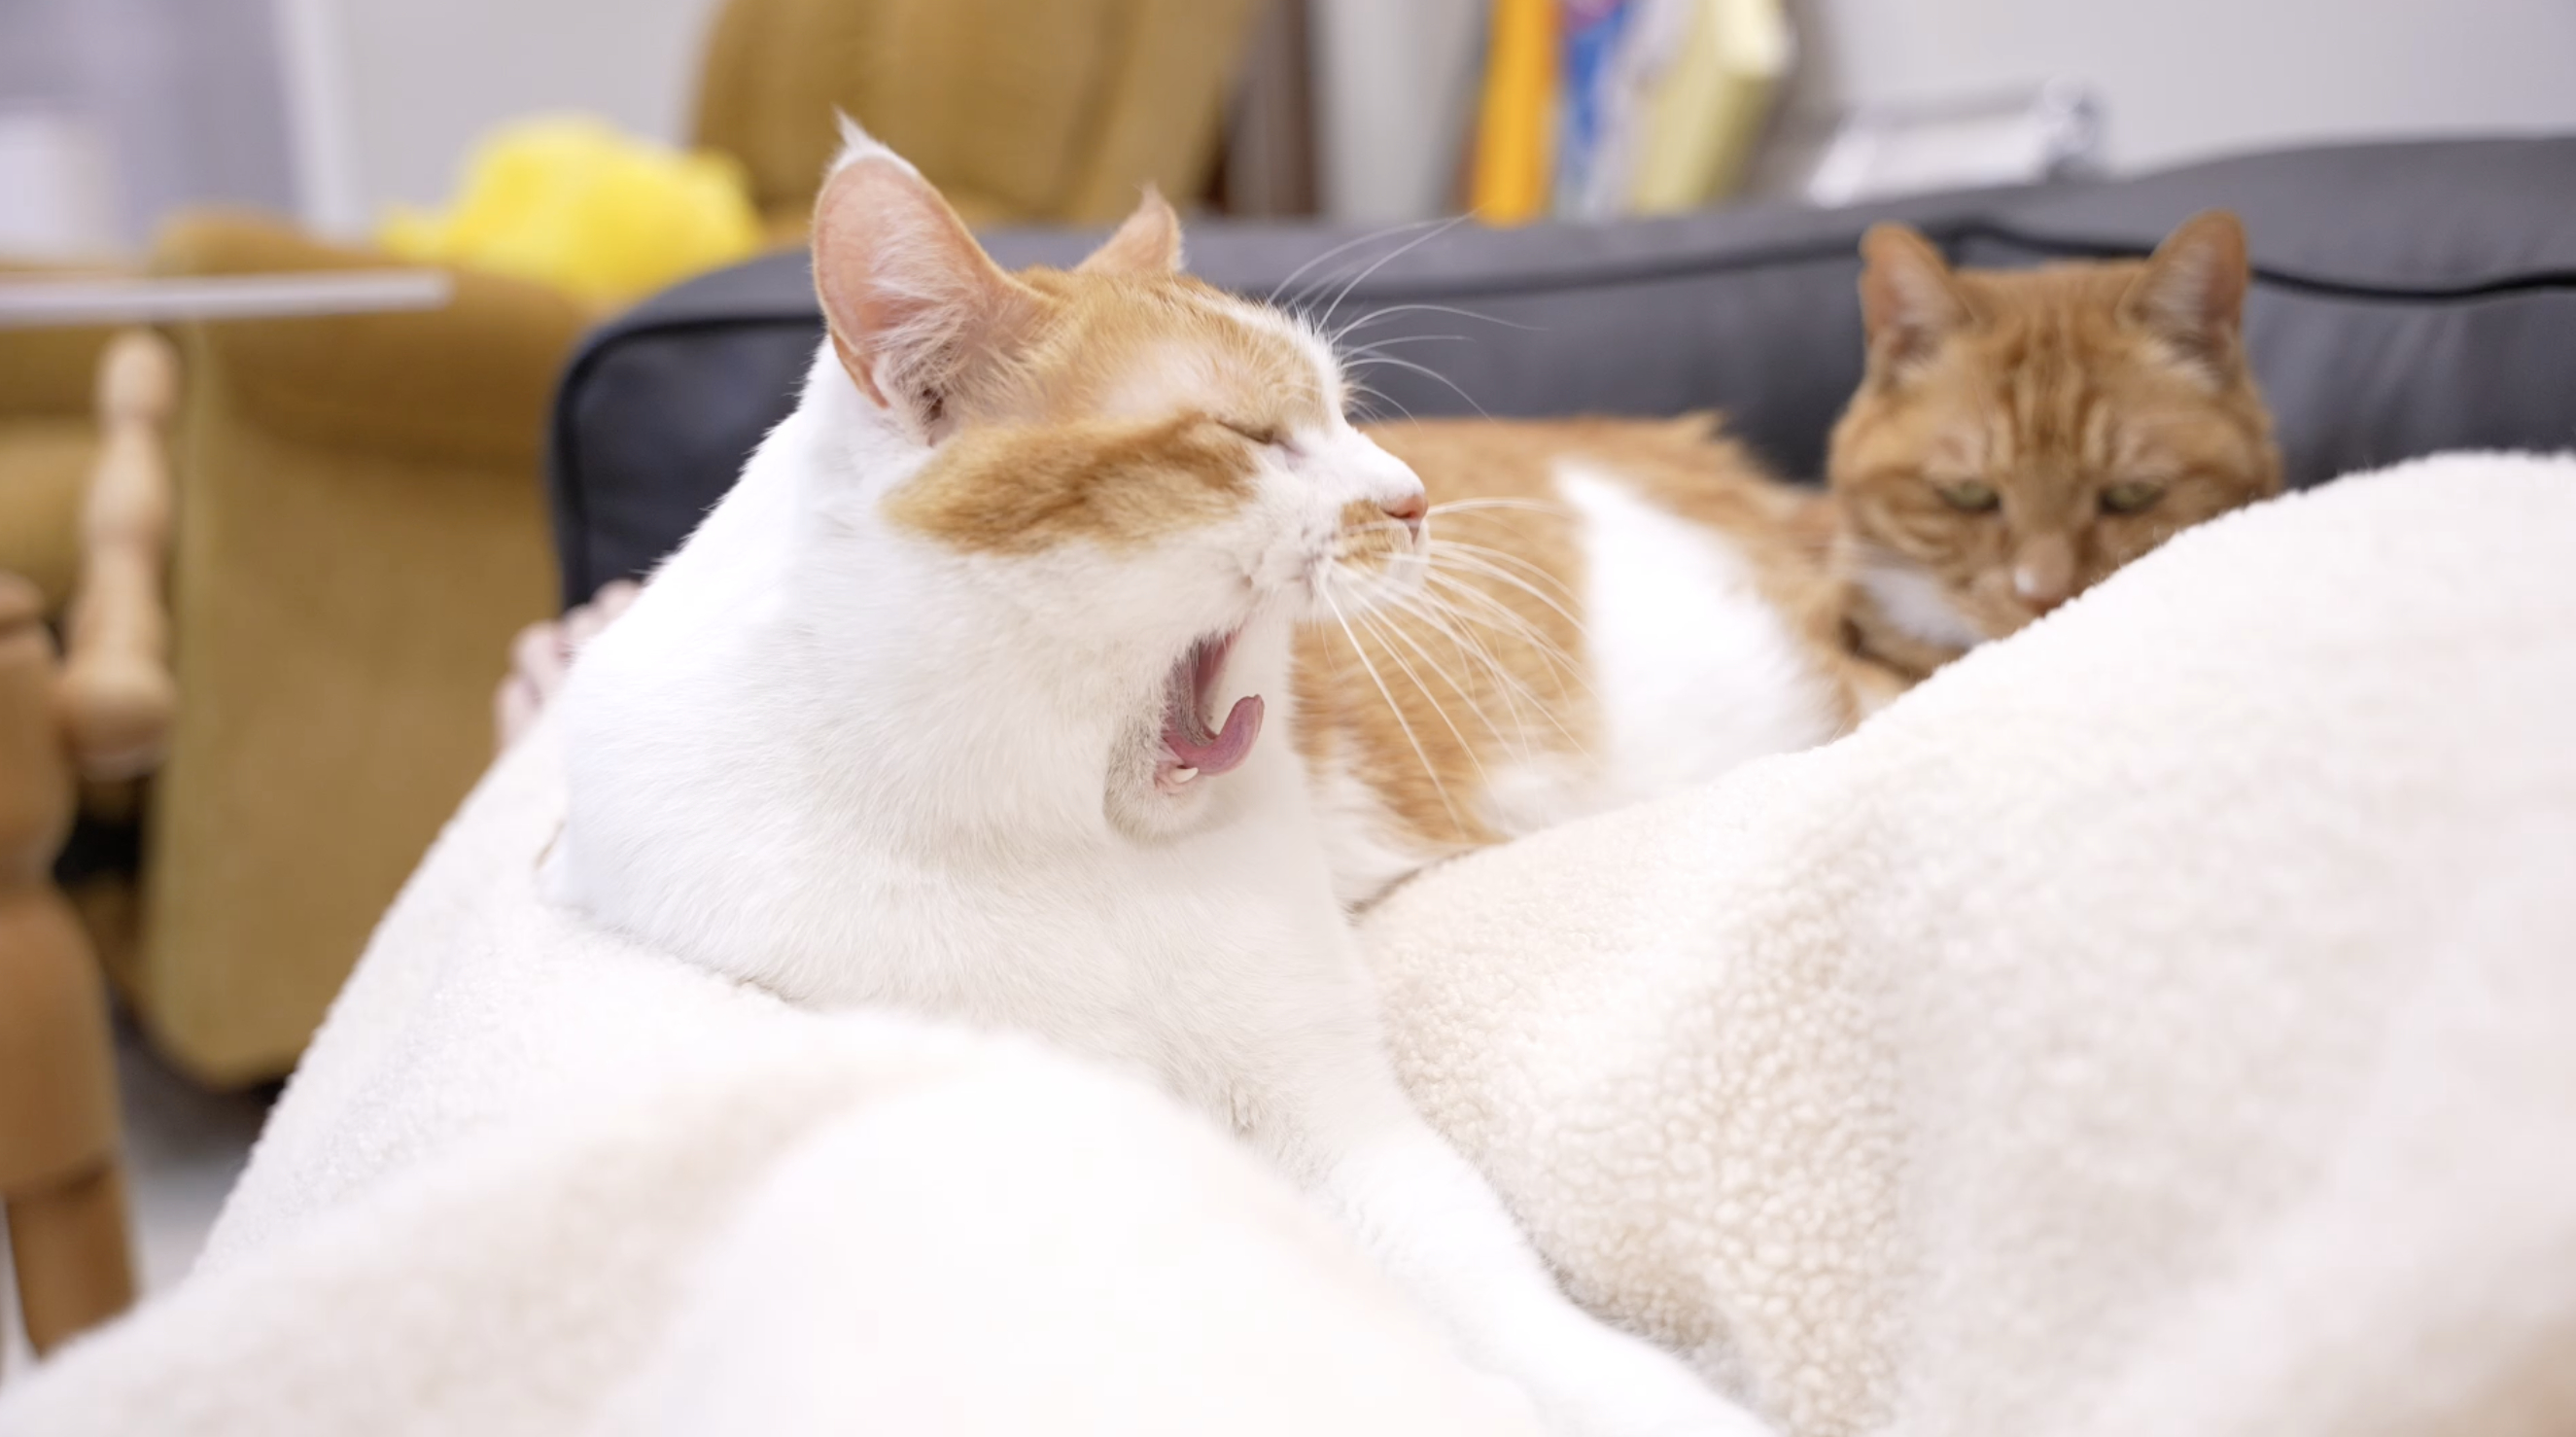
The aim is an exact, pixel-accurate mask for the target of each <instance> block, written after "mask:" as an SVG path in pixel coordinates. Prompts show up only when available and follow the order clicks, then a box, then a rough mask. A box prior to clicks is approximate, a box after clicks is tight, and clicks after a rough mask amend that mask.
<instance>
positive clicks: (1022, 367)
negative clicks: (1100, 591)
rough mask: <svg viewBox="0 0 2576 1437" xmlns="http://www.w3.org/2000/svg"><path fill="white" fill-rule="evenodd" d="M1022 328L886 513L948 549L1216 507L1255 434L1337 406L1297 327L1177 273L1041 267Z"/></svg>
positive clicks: (1002, 546) (1033, 276)
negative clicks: (1030, 314)
mask: <svg viewBox="0 0 2576 1437" xmlns="http://www.w3.org/2000/svg"><path fill="white" fill-rule="evenodd" d="M1015 278H1016V280H1017V281H1018V282H1019V283H1021V284H1023V285H1024V286H1025V287H1026V288H1027V289H1028V290H1029V291H1030V292H1031V293H1033V294H1035V295H1036V296H1037V297H1038V300H1039V303H1040V304H1041V305H1042V306H1043V307H1044V318H1043V320H1042V321H1041V323H1040V324H1038V325H1037V326H1036V327H1035V330H1034V337H1033V339H1032V340H1031V342H1030V343H1028V344H1027V345H1025V346H1024V347H1022V348H1021V349H1020V350H1019V351H1018V352H1016V353H1015V354H1014V355H1012V356H1011V358H1010V360H1009V362H1008V364H1007V365H1006V366H1005V367H1004V368H1003V370H1002V371H1001V372H1000V373H999V374H997V375H996V376H995V378H994V379H993V381H992V382H991V383H990V384H989V385H987V386H986V387H984V388H983V389H981V390H979V391H978V392H976V393H974V394H972V395H970V396H967V397H966V398H965V399H964V400H963V401H962V402H961V403H960V404H959V406H958V407H957V408H956V410H955V411H954V413H955V423H956V429H955V437H953V438H952V439H950V440H949V441H948V442H947V443H946V444H945V445H943V446H942V447H941V449H940V451H939V452H938V454H937V455H936V456H934V457H933V458H932V460H931V462H930V463H929V464H928V465H927V466H925V467H924V469H923V470H922V472H921V473H920V475H918V476H917V477H916V478H914V479H913V480H912V481H911V482H909V483H908V484H906V485H905V486H904V487H903V488H901V489H899V490H897V491H896V492H895V493H894V494H893V495H891V496H890V497H889V498H888V500H887V504H886V514H887V516H888V517H889V518H891V519H893V520H894V521H895V522H897V523H899V524H903V525H906V526H907V527H910V528H912V529H914V530H915V531H917V532H919V533H922V534H926V535H928V536H930V537H932V538H935V539H938V540H940V541H941V542H943V543H947V544H949V545H951V546H954V547H957V548H960V549H967V550H975V551H981V552H996V553H999V552H1007V553H1028V552H1032V551H1034V550H1036V549H1040V548H1044V547H1047V546H1049V545H1053V544H1059V543H1065V542H1068V541H1074V540H1089V541H1091V542H1094V543H1098V544H1102V545H1105V546H1111V547H1130V546H1134V545H1137V544H1142V543H1147V542H1150V541H1152V540H1154V539H1156V538H1159V537H1162V536H1165V535H1169V534H1174V533H1178V532H1181V531H1183V530H1186V529H1189V528H1193V527H1197V526H1201V525H1205V524H1209V523H1213V522H1216V521H1219V520H1222V519H1223V518H1225V517H1226V516H1227V515H1229V514H1231V513H1233V512H1234V511H1235V509H1236V507H1237V506H1238V505H1239V504H1240V503H1241V502H1242V501H1243V500H1244V499H1246V498H1247V497H1249V496H1250V494H1251V493H1252V487H1251V483H1250V480H1251V476H1252V473H1253V470H1254V467H1255V466H1256V465H1257V464H1258V462H1259V455H1260V450H1261V447H1262V446H1263V445H1264V444H1267V443H1272V442H1276V441H1278V440H1280V439H1283V438H1285V437H1286V436H1288V435H1290V434H1292V433H1295V432H1298V431H1301V430H1308V429H1313V428H1317V427H1319V426H1321V425H1323V424H1325V423H1326V422H1328V421H1329V420H1330V418H1331V417H1332V414H1333V407H1334V405H1335V404H1337V403H1338V396H1337V395H1335V394H1333V393H1332V392H1331V389H1330V386H1331V385H1332V383H1333V378H1334V377H1333V376H1332V375H1331V374H1329V373H1328V372H1326V371H1325V370H1324V369H1322V367H1321V366H1320V365H1319V364H1318V363H1317V361H1316V358H1315V356H1314V354H1313V353H1312V352H1311V351H1309V350H1307V349H1306V348H1305V347H1304V346H1303V345H1302V344H1301V343H1299V342H1298V341H1297V340H1296V339H1295V338H1294V337H1293V336H1292V335H1291V334H1290V333H1288V332H1285V331H1284V330H1282V329H1281V328H1280V327H1278V326H1277V325H1276V324H1275V323H1273V322H1269V321H1267V320H1266V319H1265V318H1264V317H1262V316H1259V315H1257V314H1256V313H1255V312H1253V311H1251V310H1250V309H1249V307H1247V306H1245V305H1244V304H1243V303H1242V302H1241V301H1238V300H1235V299H1232V298H1230V297H1228V296H1226V295H1224V294H1222V293H1220V292H1218V291H1217V290H1215V289H1212V288H1210V287H1209V286H1207V285H1205V284H1202V283H1201V282H1199V281H1197V280H1195V279H1191V278H1189V277H1188V276H1186V275H1179V274H1172V273H1168V272H1164V273H1150V274H1136V273H1130V272H1127V271H1125V270H1122V269H1111V270H1108V271H1102V272H1082V271H1074V272H1064V271H1056V270H1044V269H1035V270H1028V271H1024V272H1022V273H1021V274H1019V275H1017V276H1015Z"/></svg>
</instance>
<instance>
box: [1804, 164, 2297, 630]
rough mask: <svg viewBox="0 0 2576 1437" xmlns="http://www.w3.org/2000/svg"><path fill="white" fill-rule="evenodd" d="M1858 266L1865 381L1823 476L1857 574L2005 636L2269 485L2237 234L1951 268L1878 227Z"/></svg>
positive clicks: (2265, 428)
mask: <svg viewBox="0 0 2576 1437" xmlns="http://www.w3.org/2000/svg"><path fill="white" fill-rule="evenodd" d="M1864 253H1865V255H1866V257H1867V264H1868V268H1867V270H1866V272H1865V275H1864V278H1863V281H1862V286H1861V292H1862V302H1863V311H1864V315H1865V318H1866V320H1867V323H1868V325H1869V329H1870V362H1869V374H1868V377H1867V379H1866V380H1865V381H1864V382H1863V384H1862V387H1861V390H1860V392H1859V393H1858V394H1857V395H1855V396H1854V397H1853V399H1852V402H1851V405H1850V407H1849V408H1848V409H1846V410H1845V411H1844V414H1843V417H1842V420H1841V422H1840V423H1839V424H1837V425H1836V427H1835V429H1834V434H1833V442H1832V448H1831V453H1830V457H1829V460H1828V466H1827V467H1828V473H1829V476H1830V478H1831V481H1832V485H1833V490H1834V493H1835V496H1836V498H1837V500H1838V502H1839V503H1840V505H1841V507H1842V512H1843V515H1844V519H1845V529H1846V535H1847V539H1848V544H1849V550H1850V552H1849V555H1848V559H1849V562H1850V564H1852V565H1853V566H1859V565H1865V564H1877V565H1881V566H1885V565H1890V564H1900V565H1907V566H1911V568H1912V569H1913V570H1915V571H1918V572H1920V573H1921V574H1923V575H1926V576H1928V577H1930V578H1931V579H1932V580H1933V581H1934V582H1935V583H1936V584H1937V585H1938V587H1939V590H1940V592H1941V594H1942V595H1943V596H1944V598H1945V599H1946V600H1947V602H1948V604H1949V605H1950V607H1951V608H1952V609H1953V610H1954V611H1955V612H1956V614H1957V615H1958V617H1959V618H1960V619H1961V620H1963V621H1964V622H1965V623H1966V624H1967V625H1969V626H1970V627H1972V628H1974V629H1975V630H1976V631H1977V632H1978V633H1980V634H1982V635H1984V636H1986V637H1989V638H1994V637H2001V636H2002V635H2004V634H2008V633H2011V632H2013V631H2014V630H2016V629H2018V628H2020V627H2022V626H2023V625H2024V624H2027V623H2029V622H2030V621H2031V619H2033V618H2034V617H2036V616H2037V615H2038V614H2040V613H2042V612H2045V611H2046V610H2047V609H2048V608H2050V607H2053V606H2054V605H2055V604H2057V603H2060V602H2063V601H2064V600H2065V599H2067V598H2069V597H2072V596H2073V595H2075V594H2077V593H2081V592H2082V591H2083V590H2085V589H2087V588H2089V587H2091V586H2092V585H2093V584H2095V583H2098V582H2100V581H2101V580H2102V579H2103V578H2104V577H2106V576H2107V575H2109V574H2110V573H2112V572H2113V571H2115V570H2117V569H2118V568H2120V567H2121V566H2122V565H2124V564H2128V563H2130V562H2132V561H2134V560H2136V559H2137V558H2139V557H2140V556H2142V555H2144V554H2145V553H2147V552H2148V551H2149V550H2151V549H2153V548H2155V547H2156V546H2157V545H2158V544H2161V543H2163V542H2164V541H2165V539H2167V538H2168V537H2170V536H2171V535H2173V534H2174V533H2175V532H2176V531H2178V530H2180V529H2182V528H2185V527H2187V526H2189V525H2192V524H2196V523H2199V522H2201V521H2203V520H2206V519H2210V518H2213V517H2215V516H2217V515H2218V514H2221V513H2223V512H2225V511H2227V510H2229V509H2233V508H2236V507H2238V506H2240V505H2243V504H2247V503H2251V502H2253V501H2255V500H2257V499H2261V498H2265V497H2268V496H2270V495H2272V494H2275V493H2278V492H2279V491H2280V487H2281V466H2280V456H2279V452H2278V451H2277V449H2275V447H2274V446H2273V442H2272V428H2271V418H2270V414H2269V412H2268V411H2267V410H2266V409H2265V408H2264V405H2263V399H2262V395H2261V393H2260V391H2259V390H2258V389H2257V388H2256V387H2255V383H2254V377H2253V374H2252V371H2251V370H2250V368H2249V367H2248V366H2247V365H2246V363H2245V360H2244V355H2243V352H2242V349H2241V346H2240V344H2239V342H2238V312H2239V307H2240V305H2241V303H2242V300H2243V296H2244V290H2245V250H2244V242H2243V234H2242V230H2241V229H2240V228H2239V227H2238V226H2237V225H2236V223H2235V221H2234V220H2233V218H2231V217H2228V216H2224V215H2204V216H2201V217H2199V218H2196V219H2195V220H2193V221H2192V222H2190V223H2189V224H2186V225H2185V226H2183V227H2182V228H2181V229H2179V230H2177V231H2176V232H2175V234H2174V236H2173V237H2172V238H2171V239H2169V240H2168V241H2167V242H2166V244H2165V246H2164V247H2163V248H2161V249H2159V250H2158V251H2157V254H2156V256H2155V257H2154V258H2153V259H2151V260H2147V261H2135V262H2108V263H2082V264H2062V265H2053V266H2050V267H2047V268H2044V269H2037V270H2028V271H1993V272H1987V271H1973V270H1972V271H1962V272H1952V271H1951V270H1949V269H1948V267H1947V266H1946V265H1945V264H1943V263H1942V261H1941V258H1940V256H1939V253H1938V251H1936V250H1934V249H1933V248H1932V247H1931V246H1930V245H1929V244H1928V243H1927V242H1925V241H1923V239H1922V238H1921V236H1919V235H1915V234H1913V233H1912V232H1911V231H1906V230H1901V229H1897V228H1894V227H1889V226H1882V227H1880V229H1878V230H1874V231H1872V233H1871V236H1870V239H1869V241H1868V243H1867V244H1866V245H1865V246H1864ZM1882 617H1883V616H1882ZM1886 637H1888V638H1889V639H1890V641H1891V642H1895V643H1897V644H1899V645H1903V644H1904V643H1905V639H1904V636H1902V635H1888V636H1886ZM1917 637H1918V638H1919V636H1917ZM1941 656H1942V655H1940V654H1939V653H1935V652H1928V651H1927V652H1923V653H1921V654H1920V656H1919V659H1918V660H1917V661H1918V662H1919V663H1922V664H1928V663H1934V662H1938V660H1939V658H1940V657H1941Z"/></svg>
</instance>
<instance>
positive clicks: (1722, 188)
mask: <svg viewBox="0 0 2576 1437" xmlns="http://www.w3.org/2000/svg"><path fill="white" fill-rule="evenodd" d="M1694 6H1695V9H1696V12H1697V13H1695V14H1694V15H1693V16H1692V17H1691V24H1690V31H1689V34H1688V36H1687V38H1686V39H1684V41H1683V42H1682V48H1681V51H1680V53H1679V54H1677V55H1676V56H1675V57H1674V58H1673V60H1672V63H1671V66H1670V68H1668V69H1667V70H1666V71H1665V72H1664V74H1663V76H1662V78H1661V79H1660V80H1659V81H1658V82H1657V83H1656V86H1655V90H1654V94H1653V97H1652V98H1651V99H1650V100H1649V101H1648V106H1649V108H1648V111H1647V114H1648V123H1647V126H1646V134H1645V137H1644V139H1645V143H1644V144H1643V146H1641V148H1640V153H1639V155H1638V157H1637V174H1636V180H1635V189H1634V191H1633V192H1632V200H1633V204H1634V207H1635V210H1636V212H1637V213H1639V214H1649V215H1660V214H1675V213H1678V212H1680V211H1683V210H1692V209H1697V208H1699V207H1700V206H1702V205H1705V204H1710V203H1712V202H1714V201H1717V200H1720V199H1723V198H1725V197H1726V196H1727V195H1729V194H1731V193H1733V192H1734V190H1735V188H1736V186H1737V185H1738V184H1739V183H1741V182H1742V180H1743V177H1744V165H1745V161H1746V160H1747V159H1749V158H1750V157H1751V155H1752V153H1753V142H1754V141H1755V140H1756V139H1758V138H1760V136H1761V134H1762V127H1763V123H1764V121H1765V120H1766V119H1768V118H1769V115H1770V111H1771V97H1772V95H1773V94H1774V93H1775V92H1776V91H1777V90H1778V89H1779V86H1780V82H1781V80H1782V78H1783V77H1784V76H1786V75H1787V74H1788V70H1789V60H1790V35H1789V19H1788V16H1787V15H1786V14H1785V13H1783V10H1782V7H1781V3H1780V0H1694Z"/></svg>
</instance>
